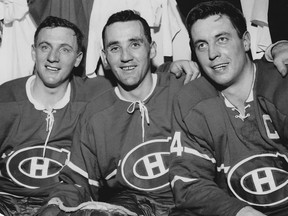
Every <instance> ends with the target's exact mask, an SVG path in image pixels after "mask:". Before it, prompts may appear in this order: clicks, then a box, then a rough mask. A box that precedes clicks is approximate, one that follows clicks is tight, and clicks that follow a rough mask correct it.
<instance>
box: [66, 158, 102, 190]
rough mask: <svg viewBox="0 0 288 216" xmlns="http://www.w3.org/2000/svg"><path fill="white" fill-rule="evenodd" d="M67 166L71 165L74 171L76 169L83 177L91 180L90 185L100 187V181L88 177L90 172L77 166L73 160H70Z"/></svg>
mask: <svg viewBox="0 0 288 216" xmlns="http://www.w3.org/2000/svg"><path fill="white" fill-rule="evenodd" d="M67 166H68V167H70V169H72V170H73V171H75V172H77V173H78V174H80V175H82V176H83V177H85V178H86V179H87V180H88V182H89V184H90V185H93V186H96V187H99V182H98V181H95V180H92V179H89V178H88V173H87V172H85V171H84V170H82V169H81V168H80V167H78V166H76V165H75V164H73V163H72V162H71V161H69V162H68V164H67Z"/></svg>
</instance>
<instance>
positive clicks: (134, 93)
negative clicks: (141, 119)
mask: <svg viewBox="0 0 288 216" xmlns="http://www.w3.org/2000/svg"><path fill="white" fill-rule="evenodd" d="M155 75H156V74H155ZM153 76H154V75H153ZM153 76H152V74H151V73H149V74H148V75H147V76H146V77H145V79H144V80H143V81H142V82H141V83H140V84H139V85H138V86H137V87H136V88H134V89H131V90H127V89H125V88H123V87H121V86H120V85H118V89H119V92H120V94H121V96H122V97H123V98H125V100H128V101H144V100H145V99H146V98H147V97H148V96H149V95H150V94H151V92H152V91H153V89H154V86H155V84H156V83H155V81H157V75H156V76H155V78H153Z"/></svg>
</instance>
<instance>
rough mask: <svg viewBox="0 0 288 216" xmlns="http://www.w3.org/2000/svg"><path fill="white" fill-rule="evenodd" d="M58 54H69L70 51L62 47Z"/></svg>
mask: <svg viewBox="0 0 288 216" xmlns="http://www.w3.org/2000/svg"><path fill="white" fill-rule="evenodd" d="M60 52H61V53H70V52H72V50H71V49H69V48H66V47H62V48H61V49H60Z"/></svg>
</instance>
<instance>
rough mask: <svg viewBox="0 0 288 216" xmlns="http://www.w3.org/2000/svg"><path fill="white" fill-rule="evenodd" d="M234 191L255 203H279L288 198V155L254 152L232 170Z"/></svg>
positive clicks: (231, 177) (250, 202)
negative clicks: (258, 153)
mask: <svg viewBox="0 0 288 216" xmlns="http://www.w3.org/2000/svg"><path fill="white" fill-rule="evenodd" d="M227 180H228V185H229V188H230V190H231V191H232V192H233V193H234V195H235V196H236V197H237V198H239V199H240V200H242V201H245V202H248V203H249V204H250V205H255V206H276V205H278V204H282V203H284V202H285V201H287V200H288V159H287V156H285V155H282V154H279V153H276V154H260V155H254V156H251V157H249V158H246V159H245V160H243V161H241V162H239V163H238V164H236V165H235V166H234V167H233V168H232V169H231V170H230V171H229V173H228V179H227Z"/></svg>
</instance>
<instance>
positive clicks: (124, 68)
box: [122, 66, 135, 70]
mask: <svg viewBox="0 0 288 216" xmlns="http://www.w3.org/2000/svg"><path fill="white" fill-rule="evenodd" d="M134 68H135V67H134V66H130V67H123V68H122V69H123V70H133V69H134Z"/></svg>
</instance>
